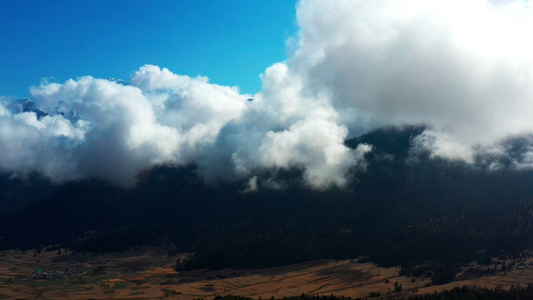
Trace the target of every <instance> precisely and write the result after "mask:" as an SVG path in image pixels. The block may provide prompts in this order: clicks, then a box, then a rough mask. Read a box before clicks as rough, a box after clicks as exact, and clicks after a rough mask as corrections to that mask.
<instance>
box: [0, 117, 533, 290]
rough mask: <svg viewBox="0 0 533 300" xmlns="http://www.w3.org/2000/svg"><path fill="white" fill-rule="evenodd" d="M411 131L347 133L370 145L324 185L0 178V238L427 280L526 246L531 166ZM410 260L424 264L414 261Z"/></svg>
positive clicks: (147, 176)
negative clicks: (381, 270)
mask: <svg viewBox="0 0 533 300" xmlns="http://www.w3.org/2000/svg"><path fill="white" fill-rule="evenodd" d="M422 131H423V128H422V127H416V126H412V127H404V128H383V129H380V130H377V131H374V132H371V133H369V134H366V135H364V136H361V137H359V138H356V139H352V140H349V141H347V142H346V143H347V145H349V146H350V147H352V148H355V147H357V145H359V144H361V143H367V144H371V145H373V147H374V150H373V151H372V152H370V153H368V154H367V155H366V160H367V167H366V169H365V170H363V169H357V170H355V169H354V170H353V174H352V175H353V176H352V180H351V182H350V183H349V184H348V186H347V187H345V188H334V189H329V190H325V191H313V190H311V189H309V188H307V187H306V186H305V185H303V184H302V183H301V179H300V178H301V174H300V172H299V171H298V170H285V171H278V172H277V174H276V177H275V178H276V179H275V180H276V182H277V184H278V185H279V186H283V188H278V189H273V188H271V189H263V190H260V191H257V192H244V190H245V186H246V182H218V183H217V184H206V183H204V182H203V181H202V179H201V178H199V177H198V176H197V174H196V172H195V168H196V167H195V166H190V167H188V168H179V169H177V168H173V167H170V166H167V167H160V168H157V169H153V170H149V171H146V172H145V173H143V174H140V175H139V183H138V184H137V186H136V187H135V188H133V189H129V190H124V189H121V188H118V187H114V186H111V185H109V184H107V183H105V182H102V181H97V180H95V181H84V182H70V183H68V184H64V185H61V186H54V185H51V184H50V183H48V182H44V181H43V180H40V179H38V178H37V179H32V180H34V181H35V183H33V184H36V185H35V187H39V189H38V190H39V191H41V192H40V194H39V193H35V194H32V195H29V196H26V194H25V193H24V192H23V191H24V189H22V188H21V187H20V185H21V184H22V183H20V182H19V181H15V182H14V183H15V184H14V185H13V187H12V188H11V190H10V187H9V186H7V185H6V182H9V179H7V178H4V179H3V181H2V182H3V186H2V190H0V192H2V195H8V194H9V195H11V196H10V197H11V198H9V199H13V201H19V200H17V199H19V198H20V197H23V198H24V197H29V198H28V200H21V201H20V202H19V203H18V206H17V205H15V204H13V205H12V206H11V208H10V210H8V213H3V214H2V215H1V216H0V236H1V239H0V247H1V248H2V249H7V248H21V249H32V248H38V247H43V246H47V245H62V246H63V247H68V248H70V249H72V250H73V251H74V252H86V251H89V252H96V253H101V252H106V251H121V250H125V249H127V248H129V247H134V246H137V245H144V244H159V245H165V246H167V247H168V249H169V255H172V254H174V253H178V252H185V251H187V252H194V253H196V254H195V255H193V256H192V257H191V259H190V260H188V261H181V262H180V263H179V264H178V265H177V266H176V267H177V268H179V269H193V268H204V267H209V268H224V267H228V266H236V267H267V266H274V265H284V264H293V263H297V262H303V261H308V260H313V259H320V258H358V257H361V258H363V259H367V260H371V261H374V262H377V263H378V264H380V265H383V266H393V265H400V266H403V272H406V273H413V272H416V273H421V274H423V273H428V274H430V275H431V276H433V279H434V281H435V282H436V283H441V282H447V281H450V280H451V279H453V276H454V275H455V272H456V271H457V267H458V266H459V265H460V264H462V263H465V262H468V261H471V260H480V261H482V262H483V261H490V257H491V256H513V255H517V254H518V253H520V252H521V251H522V250H524V249H528V248H531V247H532V246H533V238H532V237H533V184H531V183H532V182H533V172H532V171H529V170H514V169H509V168H502V169H500V170H497V171H496V170H492V171H489V170H487V169H486V168H484V167H483V166H482V165H480V164H467V163H464V162H459V161H455V162H454V161H449V160H445V159H440V158H438V157H430V156H429V154H424V153H417V154H416V156H413V153H412V151H410V145H411V142H412V139H413V138H414V137H415V136H417V135H419V134H420V133H421V132H422ZM273 174H274V173H273ZM41 186H42V188H41ZM10 193H11V194H10ZM3 197H5V196H3ZM32 197H34V198H32ZM4 199H8V198H4ZM24 199H25V198H24ZM421 263H430V264H426V266H427V267H426V269H420V268H414V267H415V266H416V265H418V264H421ZM419 275H420V274H419Z"/></svg>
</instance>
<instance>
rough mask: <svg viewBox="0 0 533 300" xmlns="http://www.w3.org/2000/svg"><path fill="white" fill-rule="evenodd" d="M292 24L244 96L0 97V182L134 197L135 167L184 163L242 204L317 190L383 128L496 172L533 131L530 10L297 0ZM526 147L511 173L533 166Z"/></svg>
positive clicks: (82, 87)
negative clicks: (232, 191)
mask: <svg viewBox="0 0 533 300" xmlns="http://www.w3.org/2000/svg"><path fill="white" fill-rule="evenodd" d="M296 17H297V21H298V25H299V28H300V31H299V33H298V37H297V39H296V40H297V45H296V48H295V51H294V53H293V54H292V55H291V57H289V58H288V59H287V61H285V62H278V63H274V64H273V65H272V66H271V67H269V68H268V69H266V70H265V72H264V74H262V82H263V86H262V91H260V92H259V93H257V94H255V95H245V94H241V93H240V92H239V90H238V88H236V87H227V86H220V85H217V84H213V83H210V82H209V81H208V79H207V78H204V77H197V78H191V77H188V76H182V75H178V74H175V73H173V72H171V71H170V70H168V69H166V68H161V67H159V66H153V65H145V66H142V67H141V68H140V69H139V70H138V71H137V72H135V73H134V74H132V76H131V78H130V79H129V84H124V83H123V82H120V81H112V80H106V79H98V78H93V77H91V76H85V77H81V78H77V79H70V80H67V81H66V82H64V83H49V82H43V83H42V84H41V85H40V86H37V87H33V88H31V90H30V92H31V96H32V100H33V101H34V102H35V106H36V107H38V108H39V109H41V110H42V111H43V112H46V114H44V115H39V114H37V113H35V112H31V111H26V112H24V111H21V110H20V109H19V110H17V109H14V107H13V105H12V104H10V101H8V100H9V99H8V98H5V97H0V152H1V153H2V155H1V156H0V170H1V171H3V172H11V173H15V174H27V173H30V172H39V173H41V174H43V175H45V176H48V177H50V178H51V179H53V180H55V181H58V182H61V181H65V180H77V179H84V178H92V177H97V178H102V179H105V180H109V181H111V182H113V183H116V184H120V185H124V186H131V185H132V184H134V183H135V178H136V175H137V174H138V172H139V171H141V170H144V169H147V168H150V167H153V166H156V165H161V164H172V165H176V166H181V165H187V164H190V163H195V164H197V165H198V166H199V171H200V172H201V174H202V175H203V177H204V178H205V179H206V180H208V181H209V180H219V179H220V178H224V179H242V180H246V181H248V183H249V186H248V188H246V190H245V191H247V192H249V191H255V190H258V189H259V188H260V187H261V184H262V183H264V186H266V185H272V180H271V179H272V176H275V173H276V171H277V170H280V169H291V168H298V169H300V170H301V171H302V174H303V178H302V179H303V181H304V182H305V183H306V184H307V185H309V186H311V187H313V188H315V189H325V188H328V187H331V186H343V185H345V184H346V183H347V182H348V178H349V174H350V173H351V170H353V168H357V167H363V166H364V162H363V160H364V154H365V153H367V152H369V151H372V150H371V149H372V148H371V146H369V145H361V146H359V148H357V149H349V148H347V147H346V146H345V145H344V141H345V139H346V138H348V137H350V136H355V135H358V134H360V133H362V132H364V131H368V130H371V129H373V128H376V127H379V126H384V125H391V124H392V125H400V124H406V123H408V124H426V125H427V126H428V128H429V129H428V130H427V131H426V132H424V133H423V134H422V135H421V136H419V137H418V138H417V139H415V140H414V145H413V146H414V148H415V149H417V148H423V149H426V150H429V151H431V153H432V155H433V156H439V157H443V158H449V159H459V160H463V161H466V162H469V163H473V162H474V161H476V159H479V158H476V157H477V156H479V155H480V153H484V154H485V155H486V156H487V157H496V158H497V159H496V160H498V161H501V160H502V158H504V157H508V156H509V154H508V152H509V149H511V148H512V147H511V146H508V145H507V146H506V144H505V141H508V140H509V138H511V137H517V136H526V135H528V134H531V133H533V118H531V114H532V113H533V55H531V53H533V42H532V41H531V39H530V38H529V35H530V33H531V32H532V31H533V9H532V8H530V5H529V3H528V2H527V1H481V0H473V1H468V2H464V1H455V0H452V1H436V0H424V1H422V0H411V1H396V0H395V1H392V0H377V1H354V0H338V1H319V0H304V1H301V2H299V3H298V5H297V16H296ZM250 98H253V100H252V101H249V100H248V99H250ZM527 140H531V139H526V141H527ZM532 149H533V147H531V146H528V144H527V143H526V146H524V147H523V150H524V151H522V154H520V156H519V157H516V156H513V157H512V160H513V164H514V165H515V166H516V167H517V168H523V167H530V166H532V165H533V163H532V161H533V159H532V157H533V150H532ZM487 164H488V165H491V168H498V166H499V165H498V164H494V163H487Z"/></svg>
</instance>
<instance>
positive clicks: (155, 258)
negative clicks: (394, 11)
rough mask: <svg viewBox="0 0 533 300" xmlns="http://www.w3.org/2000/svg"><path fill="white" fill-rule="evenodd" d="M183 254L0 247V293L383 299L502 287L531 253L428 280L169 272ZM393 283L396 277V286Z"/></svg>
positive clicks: (521, 272) (319, 272)
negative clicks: (498, 268) (499, 269)
mask: <svg viewBox="0 0 533 300" xmlns="http://www.w3.org/2000/svg"><path fill="white" fill-rule="evenodd" d="M187 256H188V254H183V255H180V256H174V257H168V255H166V252H165V250H164V249H158V248H142V249H141V250H138V251H128V252H125V253H112V254H105V255H98V256H94V255H90V254H85V255H82V254H79V253H77V254H73V253H68V252H67V253H61V254H57V253H56V252H42V253H39V254H37V255H35V253H33V252H32V253H30V252H27V253H25V254H22V253H21V252H17V251H4V252H0V299H58V298H68V299H89V298H93V299H135V298H137V299H147V298H160V297H164V298H170V299H172V298H175V299H194V298H200V297H201V298H206V299H212V298H213V297H214V296H216V295H225V294H234V295H243V296H249V297H252V298H259V297H261V298H262V299H265V298H266V299H269V298H270V297H272V296H274V297H276V298H283V296H297V295H301V294H302V293H304V294H308V295H330V294H334V295H344V296H350V297H353V298H357V297H368V296H370V295H373V296H377V295H379V297H378V298H385V299H387V298H397V297H401V296H408V295H412V294H423V293H432V292H434V291H439V290H443V289H450V288H453V287H455V286H462V285H465V284H466V285H474V284H476V285H478V286H486V287H489V288H494V287H497V286H501V287H503V288H509V287H510V286H511V285H512V284H514V285H517V284H522V285H524V286H525V285H527V284H528V283H533V265H532V264H533V259H532V258H527V259H525V260H524V259H522V260H521V261H520V262H519V264H516V266H517V267H516V268H515V269H513V270H511V271H508V272H506V273H495V274H492V275H490V276H489V275H487V276H482V277H477V278H471V279H468V280H460V281H454V282H452V283H449V284H446V285H440V286H433V285H430V279H428V278H424V277H420V278H412V277H411V278H409V277H405V276H398V274H399V269H398V268H380V267H377V266H376V265H374V264H372V263H359V262H357V260H340V261H334V260H319V261H313V262H308V263H303V264H297V265H291V266H284V267H276V268H268V269H260V270H243V269H223V270H217V271H209V270H197V271H188V272H175V271H174V269H173V266H174V265H175V263H176V260H177V259H178V258H180V259H182V260H183V259H186V258H187ZM508 263H512V262H508ZM518 266H520V267H518ZM469 267H472V266H465V270H466V269H467V268H469ZM490 267H491V266H487V268H490ZM395 285H396V286H400V285H401V287H402V289H401V291H398V289H396V288H395Z"/></svg>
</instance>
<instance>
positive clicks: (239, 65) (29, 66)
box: [0, 0, 297, 98]
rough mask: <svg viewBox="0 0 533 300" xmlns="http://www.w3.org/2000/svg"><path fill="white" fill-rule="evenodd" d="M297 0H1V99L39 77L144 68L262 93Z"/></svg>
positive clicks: (281, 56)
mask: <svg viewBox="0 0 533 300" xmlns="http://www.w3.org/2000/svg"><path fill="white" fill-rule="evenodd" d="M295 4H296V1H295V0H290V1H288V0H254V1H246V0H232V1H212V0H180V1H167V0H157V1H147V0H135V1H132V0H130V1H125V0H117V1H102V0H90V1H89V0H75V1H63V0H61V1H59V0H54V1H29V0H0V45H1V46H0V95H2V96H14V97H17V98H19V97H24V96H29V91H28V88H29V87H30V86H32V85H38V84H39V82H40V81H41V78H49V79H52V80H53V81H58V82H63V81H64V80H67V79H69V78H76V77H78V76H83V75H91V76H94V77H98V78H106V77H117V78H121V79H125V80H127V79H128V78H129V76H130V75H131V74H132V73H133V72H134V71H136V70H137V69H138V68H139V67H141V66H142V65H144V64H154V65H158V66H160V67H166V68H168V69H170V70H171V71H172V72H174V73H177V74H183V75H189V76H196V75H202V76H207V77H209V79H210V81H211V82H212V83H217V84H222V85H231V86H234V85H237V86H239V87H240V88H241V91H242V92H244V93H255V92H257V91H259V90H260V88H261V82H260V79H259V74H260V73H262V72H263V71H264V70H265V68H266V67H268V66H269V65H271V64H273V63H275V62H278V61H282V60H285V59H286V57H287V47H286V45H285V42H286V40H287V39H289V38H291V37H294V36H295V35H296V33H297V25H296V19H295Z"/></svg>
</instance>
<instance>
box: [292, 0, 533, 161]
mask: <svg viewBox="0 0 533 300" xmlns="http://www.w3.org/2000/svg"><path fill="white" fill-rule="evenodd" d="M298 24H299V26H300V35H299V37H300V45H299V49H298V50H297V51H296V53H295V55H294V57H293V58H292V59H291V68H292V69H294V70H296V72H297V73H298V74H300V76H301V77H303V78H304V81H305V83H304V84H305V85H306V86H307V87H309V88H310V89H313V90H315V92H321V93H323V94H327V95H328V97H329V99H330V100H331V104H332V106H333V107H334V109H335V110H336V111H337V112H338V113H339V114H340V115H341V116H340V120H341V121H340V122H341V123H343V124H346V125H347V126H348V128H350V130H351V131H352V133H357V132H358V131H361V130H365V129H366V130H368V129H370V128H373V127H376V126H380V125H387V124H403V123H411V124H412V123H415V124H420V123H425V124H429V125H431V126H432V130H433V131H432V132H428V133H427V134H426V135H425V138H426V139H425V144H426V145H428V146H429V147H430V148H433V149H434V150H435V152H434V153H435V154H436V155H439V156H444V157H456V158H464V159H466V160H471V159H470V157H471V154H470V153H469V152H471V150H470V151H469V150H468V148H472V146H474V145H488V144H491V143H494V142H496V141H498V140H501V139H503V138H506V137H507V136H509V135H516V134H521V133H524V132H530V131H531V130H532V129H533V118H531V117H530V113H531V111H533V84H532V83H533V76H532V75H533V73H532V72H533V56H532V55H531V53H533V42H531V39H529V38H528V36H529V33H530V32H531V31H532V29H533V9H532V8H531V7H530V5H529V3H528V2H527V1H483V0H475V1H466V2H465V1H454V0H452V1H436V0H430V1H392V0H391V1H388V0H381V1H349V0H346V1H343V0H340V1H315V0H310V1H302V2H300V3H299V6H298ZM436 132H440V133H436ZM429 137H431V139H432V140H434V141H433V142H431V143H428V142H429V140H428V139H427V138H429Z"/></svg>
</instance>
